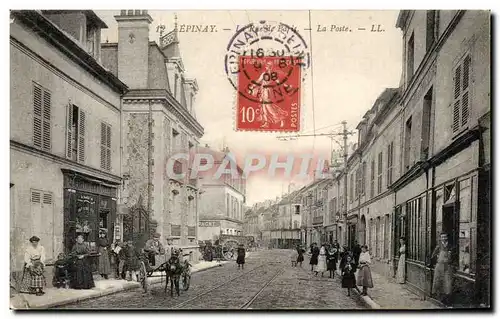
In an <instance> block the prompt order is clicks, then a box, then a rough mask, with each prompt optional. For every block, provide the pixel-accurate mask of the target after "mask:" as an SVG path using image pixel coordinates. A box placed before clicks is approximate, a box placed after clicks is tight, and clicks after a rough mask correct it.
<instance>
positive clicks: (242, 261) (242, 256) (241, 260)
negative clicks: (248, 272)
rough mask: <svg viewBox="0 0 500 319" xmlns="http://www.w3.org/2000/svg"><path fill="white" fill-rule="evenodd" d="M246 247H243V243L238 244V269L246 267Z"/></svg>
mask: <svg viewBox="0 0 500 319" xmlns="http://www.w3.org/2000/svg"><path fill="white" fill-rule="evenodd" d="M245 255H246V253H245V248H243V244H239V245H238V257H237V258H236V263H237V264H238V269H240V266H241V269H243V268H244V267H245Z"/></svg>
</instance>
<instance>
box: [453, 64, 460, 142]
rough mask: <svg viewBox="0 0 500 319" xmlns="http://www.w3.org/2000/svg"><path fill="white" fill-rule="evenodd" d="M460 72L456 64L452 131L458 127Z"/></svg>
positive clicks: (455, 130)
mask: <svg viewBox="0 0 500 319" xmlns="http://www.w3.org/2000/svg"><path fill="white" fill-rule="evenodd" d="M460 74H461V68H460V66H458V67H457V68H456V70H455V79H454V82H455V90H454V95H453V99H454V102H453V133H455V132H458V130H459V129H460V107H461V105H460Z"/></svg>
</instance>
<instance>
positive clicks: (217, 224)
mask: <svg viewBox="0 0 500 319" xmlns="http://www.w3.org/2000/svg"><path fill="white" fill-rule="evenodd" d="M198 227H220V222H219V221H206V222H199V223H198Z"/></svg>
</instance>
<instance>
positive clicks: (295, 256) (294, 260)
mask: <svg viewBox="0 0 500 319" xmlns="http://www.w3.org/2000/svg"><path fill="white" fill-rule="evenodd" d="M298 258H299V253H298V252H297V249H294V250H293V251H292V254H291V255H290V260H291V261H292V267H297V261H298Z"/></svg>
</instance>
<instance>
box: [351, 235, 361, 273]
mask: <svg viewBox="0 0 500 319" xmlns="http://www.w3.org/2000/svg"><path fill="white" fill-rule="evenodd" d="M352 255H353V257H354V263H355V264H356V267H357V266H358V264H359V255H361V246H360V245H359V243H358V241H357V240H356V241H354V247H353V249H352Z"/></svg>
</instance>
